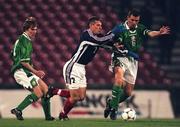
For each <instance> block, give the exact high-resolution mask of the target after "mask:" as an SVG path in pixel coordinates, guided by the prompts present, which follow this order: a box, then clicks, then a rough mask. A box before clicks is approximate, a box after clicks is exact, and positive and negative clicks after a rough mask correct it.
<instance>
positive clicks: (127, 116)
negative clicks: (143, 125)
mask: <svg viewBox="0 0 180 127" xmlns="http://www.w3.org/2000/svg"><path fill="white" fill-rule="evenodd" d="M121 118H122V119H123V120H135V119H136V111H135V110H134V109H132V108H125V109H124V110H123V112H122V113H121Z"/></svg>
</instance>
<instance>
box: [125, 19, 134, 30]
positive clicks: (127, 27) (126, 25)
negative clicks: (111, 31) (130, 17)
mask: <svg viewBox="0 0 180 127" xmlns="http://www.w3.org/2000/svg"><path fill="white" fill-rule="evenodd" d="M124 26H125V27H126V29H127V30H129V29H130V28H129V26H128V24H127V20H126V21H125V22H124ZM135 28H137V25H136V27H135Z"/></svg>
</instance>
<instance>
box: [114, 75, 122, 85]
mask: <svg viewBox="0 0 180 127" xmlns="http://www.w3.org/2000/svg"><path fill="white" fill-rule="evenodd" d="M114 80H115V81H114V83H115V84H117V85H123V82H124V81H123V79H122V78H121V77H117V78H115V79H114Z"/></svg>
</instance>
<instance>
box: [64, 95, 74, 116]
mask: <svg viewBox="0 0 180 127" xmlns="http://www.w3.org/2000/svg"><path fill="white" fill-rule="evenodd" d="M75 103H76V102H74V101H72V99H71V98H70V97H69V98H68V99H67V100H66V101H65V102H64V109H63V114H64V115H65V116H66V115H67V114H68V113H69V112H70V111H71V109H72V108H73V107H74V104H75Z"/></svg>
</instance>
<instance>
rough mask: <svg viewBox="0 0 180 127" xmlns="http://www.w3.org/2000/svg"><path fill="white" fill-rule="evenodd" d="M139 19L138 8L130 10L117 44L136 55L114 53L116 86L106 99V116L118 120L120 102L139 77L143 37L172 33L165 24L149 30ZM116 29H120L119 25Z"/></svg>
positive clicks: (126, 96)
mask: <svg viewBox="0 0 180 127" xmlns="http://www.w3.org/2000/svg"><path fill="white" fill-rule="evenodd" d="M139 20H140V12H138V11H137V10H131V11H129V13H128V15H127V20H126V21H125V22H124V24H123V25H124V27H125V28H126V31H124V32H121V33H120V34H119V39H118V40H119V43H118V44H117V47H118V45H119V47H123V48H124V49H126V50H128V51H129V52H132V53H134V54H135V56H136V57H132V56H129V54H128V53H127V55H123V56H119V55H118V54H116V53H113V54H112V66H113V69H112V70H113V73H114V86H113V88H112V98H108V99H107V100H106V108H105V110H104V117H105V118H107V117H108V116H109V115H110V118H111V119H112V120H116V119H117V111H118V104H119V103H121V102H123V101H124V100H126V99H127V98H128V97H129V96H131V93H132V90H133V89H134V85H135V80H136V77H137V70H138V61H137V58H138V51H139V49H140V47H141V45H142V42H143V37H144V36H149V37H157V36H161V35H164V34H169V33H170V28H169V27H168V26H163V27H161V28H160V29H159V30H158V31H152V30H148V29H147V28H146V27H145V26H144V25H142V24H139ZM120 25H122V24H120ZM115 29H118V25H117V26H116V27H115Z"/></svg>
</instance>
